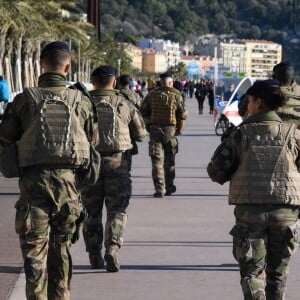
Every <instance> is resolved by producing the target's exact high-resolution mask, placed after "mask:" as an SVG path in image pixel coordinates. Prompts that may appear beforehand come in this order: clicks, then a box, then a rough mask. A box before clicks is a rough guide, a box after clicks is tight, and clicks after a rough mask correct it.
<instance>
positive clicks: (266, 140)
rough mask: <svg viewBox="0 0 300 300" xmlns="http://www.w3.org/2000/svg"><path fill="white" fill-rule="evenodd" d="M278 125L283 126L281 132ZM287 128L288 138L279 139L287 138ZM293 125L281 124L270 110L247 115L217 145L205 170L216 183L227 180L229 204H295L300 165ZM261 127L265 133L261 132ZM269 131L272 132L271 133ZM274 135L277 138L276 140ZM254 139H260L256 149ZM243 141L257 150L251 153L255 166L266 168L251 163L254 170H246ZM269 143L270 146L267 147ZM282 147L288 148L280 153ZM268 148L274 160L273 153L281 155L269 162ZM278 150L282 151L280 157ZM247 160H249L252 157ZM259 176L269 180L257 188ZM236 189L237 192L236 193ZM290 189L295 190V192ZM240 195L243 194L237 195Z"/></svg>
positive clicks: (299, 200)
mask: <svg viewBox="0 0 300 300" xmlns="http://www.w3.org/2000/svg"><path fill="white" fill-rule="evenodd" d="M248 127H249V128H248ZM268 128H269V129H268ZM281 128H283V129H284V130H283V131H282V132H281ZM289 128H290V132H291V137H289V138H288V140H286V142H283V141H284V139H285V138H287V137H288V135H287V133H286V132H287V131H288V130H289ZM295 128H296V127H295V125H294V126H292V127H291V126H288V125H287V124H286V125H284V123H282V120H281V119H280V118H279V117H278V115H277V114H276V113H275V112H274V111H271V112H268V113H264V114H260V115H257V116H250V117H249V118H248V119H246V120H245V121H244V122H243V123H242V124H241V125H240V126H239V127H238V128H237V129H236V130H235V131H234V132H232V133H231V135H230V136H228V137H227V138H226V139H225V140H224V141H223V142H222V143H221V144H220V145H219V146H218V148H217V149H216V151H215V153H214V154H213V156H212V158H211V161H210V162H209V164H208V166H207V172H208V175H209V176H210V178H211V179H212V180H213V181H216V182H218V183H220V184H224V183H225V182H226V181H230V191H229V203H230V204H241V203H244V204H246V203H247V204H248V203H253V204H259V203H268V204H285V203H289V204H292V205H295V204H296V205H299V203H300V197H299V196H298V194H299V193H298V189H299V188H298V187H297V186H300V185H299V184H298V182H299V181H300V174H299V172H298V169H299V167H300V163H299V162H300V154H299V153H300V148H299V145H300V135H299V134H300V131H299V130H297V129H295ZM266 129H267V130H266ZM249 130H250V131H249ZM265 130H266V132H267V134H266V135H264V133H263V132H265ZM251 131H253V132H257V134H258V136H256V135H255V134H254V135H253V133H252V134H250V132H251ZM271 132H274V133H275V135H273V134H272V133H271ZM248 133H249V134H248ZM248 135H249V136H253V137H252V139H253V140H252V139H250V140H249V139H248ZM278 137H279V138H280V140H277V138H278ZM256 138H257V139H258V141H260V140H261V142H259V143H258V148H257V146H255V145H256V142H255V141H254V139H256ZM247 143H251V146H250V148H252V149H254V148H255V147H256V149H257V150H255V151H257V152H255V153H254V154H253V155H255V159H254V161H256V162H258V165H257V166H264V165H266V166H270V168H264V167H257V168H256V167H255V166H256V165H255V166H254V171H253V170H250V169H248V167H249V161H248V160H249V158H251V157H252V156H249V153H248V152H249V151H248V149H249V144H247ZM247 145H248V146H247ZM252 145H254V146H252ZM263 145H265V146H263ZM269 145H274V146H272V147H269ZM285 146H287V147H288V149H289V150H288V152H280V151H286V150H285V149H286V148H284V147H285ZM253 147H254V148H253ZM275 148H276V149H275ZM272 151H275V152H274V159H276V158H275V156H276V157H277V156H278V155H281V156H280V157H279V158H278V160H276V161H275V162H274V163H273V162H271V158H272V159H273V156H272V153H273V152H272ZM278 151H279V152H278ZM280 153H283V156H282V154H280ZM284 153H286V155H285V154H284ZM250 160H251V161H252V159H250ZM250 165H251V163H250ZM247 166H248V167H247ZM275 166H276V169H275ZM267 169H268V170H267ZM245 178H246V179H245ZM260 178H263V179H264V180H269V181H268V182H264V183H263V186H262V187H261V190H260V184H261V183H262V181H263V180H261V179H260ZM266 178H267V179H266ZM268 178H269V179H268ZM287 181H289V182H290V183H291V182H293V184H287ZM281 185H283V186H285V185H286V186H288V187H289V188H286V189H283V190H282V188H281ZM253 186H255V188H254V189H253V188H250V187H253ZM237 189H238V191H239V192H237ZM241 190H243V192H241ZM294 191H297V193H295V192H294ZM299 192H300V190H299ZM241 194H243V195H242V196H241Z"/></svg>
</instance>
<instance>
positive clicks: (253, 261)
mask: <svg viewBox="0 0 300 300" xmlns="http://www.w3.org/2000/svg"><path fill="white" fill-rule="evenodd" d="M298 214H299V208H298V207H296V206H294V207H293V206H284V205H237V206H236V208H235V218H236V224H235V226H234V227H233V228H232V230H231V232H230V234H231V235H232V236H233V255H234V257H235V259H236V260H237V261H238V263H239V267H240V275H241V287H242V290H243V294H244V299H246V300H265V299H267V300H282V299H284V294H285V290H286V281H287V276H288V263H289V261H290V257H291V255H292V254H293V253H295V251H296V250H297V248H298V242H299V233H298V221H297V219H298Z"/></svg>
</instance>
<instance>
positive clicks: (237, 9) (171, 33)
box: [100, 0, 300, 69]
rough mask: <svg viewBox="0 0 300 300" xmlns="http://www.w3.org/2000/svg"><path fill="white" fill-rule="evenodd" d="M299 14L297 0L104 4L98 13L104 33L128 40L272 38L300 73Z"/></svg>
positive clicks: (123, 0) (111, 0)
mask: <svg viewBox="0 0 300 300" xmlns="http://www.w3.org/2000/svg"><path fill="white" fill-rule="evenodd" d="M299 12H300V1H297V0H236V1H231V0H164V1H159V0H143V1H140V0H103V1H101V14H100V15H101V32H102V35H105V34H108V33H112V34H114V36H115V38H116V39H117V40H120V41H126V42H136V41H137V40H138V39H139V38H140V37H154V38H163V39H170V40H172V41H178V42H180V43H184V42H185V41H187V40H189V41H192V42H193V41H195V40H196V39H197V37H199V36H201V35H204V34H208V33H214V34H232V35H234V36H235V37H236V38H246V39H263V40H271V41H274V42H278V43H280V44H283V46H284V59H289V60H291V61H292V62H293V63H294V64H295V65H297V67H298V69H300V64H299V63H298V61H300V56H299V45H297V44H293V43H291V41H293V38H294V39H295V38H297V24H298V21H300V14H299Z"/></svg>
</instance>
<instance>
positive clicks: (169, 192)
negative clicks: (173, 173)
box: [165, 185, 176, 196]
mask: <svg viewBox="0 0 300 300" xmlns="http://www.w3.org/2000/svg"><path fill="white" fill-rule="evenodd" d="M175 192H176V185H172V186H170V187H168V188H167V191H166V194H165V195H166V196H171V195H172V194H174V193H175Z"/></svg>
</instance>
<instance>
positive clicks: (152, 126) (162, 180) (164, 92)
mask: <svg viewBox="0 0 300 300" xmlns="http://www.w3.org/2000/svg"><path fill="white" fill-rule="evenodd" d="M160 85H161V86H160V88H158V89H157V90H154V91H153V92H151V93H150V94H148V95H147V97H146V98H145V100H144V101H143V103H142V107H141V112H142V115H143V117H144V120H145V123H146V126H147V129H148V131H149V133H150V141H149V155H150V157H151V161H152V179H153V183H154V188H155V193H154V194H153V196H154V197H156V198H163V197H164V195H166V196H170V195H172V194H173V193H175V192H176V186H175V185H174V179H175V155H176V153H177V152H178V140H177V138H176V135H180V134H181V133H182V131H183V128H184V120H185V119H186V110H185V106H184V100H183V98H182V95H181V93H180V91H178V90H177V89H175V88H173V78H172V76H171V75H170V74H169V73H164V74H161V75H160Z"/></svg>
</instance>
